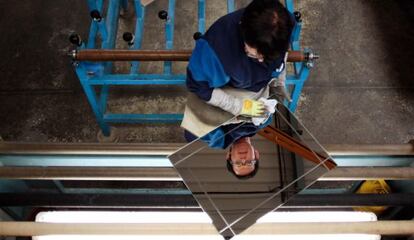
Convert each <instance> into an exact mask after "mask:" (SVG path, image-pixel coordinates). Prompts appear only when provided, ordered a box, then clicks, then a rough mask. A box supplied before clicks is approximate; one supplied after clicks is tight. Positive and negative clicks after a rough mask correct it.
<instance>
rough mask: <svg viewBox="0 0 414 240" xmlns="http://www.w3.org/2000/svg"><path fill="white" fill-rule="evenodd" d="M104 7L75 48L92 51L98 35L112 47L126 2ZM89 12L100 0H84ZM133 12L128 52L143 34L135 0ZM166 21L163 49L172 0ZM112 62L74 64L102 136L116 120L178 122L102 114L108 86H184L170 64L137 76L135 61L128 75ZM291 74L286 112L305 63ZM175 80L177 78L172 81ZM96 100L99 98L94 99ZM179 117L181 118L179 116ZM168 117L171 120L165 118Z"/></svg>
mask: <svg viewBox="0 0 414 240" xmlns="http://www.w3.org/2000/svg"><path fill="white" fill-rule="evenodd" d="M107 1H108V8H107V12H106V15H105V18H103V19H102V20H101V21H100V22H97V21H94V20H92V21H91V25H90V31H89V37H88V41H87V43H86V45H85V46H81V47H79V49H83V48H85V47H86V48H87V49H96V44H95V43H96V38H97V37H98V36H100V37H101V39H102V49H113V48H114V46H115V36H116V30H117V27H118V26H117V25H118V16H119V13H120V11H121V8H123V9H124V10H127V7H128V6H127V1H126V0H107ZM87 3H88V7H89V9H90V10H94V9H96V10H98V11H99V12H102V10H103V5H104V1H103V0H87ZM285 4H286V7H287V9H288V10H289V11H291V12H293V11H294V6H293V0H285ZM134 6H135V12H136V15H137V21H136V26H135V38H136V39H135V43H134V45H133V46H132V47H131V49H132V50H137V49H140V48H141V43H142V38H143V33H144V19H145V7H144V6H142V5H141V3H140V1H139V0H134ZM234 9H235V2H234V0H228V1H227V10H228V12H232V11H234ZM168 15H169V16H168V19H167V21H166V23H165V41H166V45H165V48H166V49H173V42H174V17H175V0H169V1H168ZM198 30H199V32H201V33H203V32H204V31H205V0H198ZM300 31H301V23H298V24H297V25H296V28H295V30H294V32H293V37H292V43H291V44H292V50H299V49H300V44H299V36H300ZM112 64H113V63H112V62H105V63H95V64H91V63H89V62H85V61H81V62H79V63H78V64H77V65H76V73H77V75H78V78H79V79H80V82H81V84H82V87H83V89H84V92H85V95H86V96H87V99H88V101H89V104H90V105H91V108H92V111H93V113H94V115H95V117H96V119H97V122H98V125H99V126H100V128H101V130H102V133H103V134H104V135H105V136H108V135H109V134H110V127H109V125H108V123H113V122H115V121H116V120H117V119H119V120H122V122H129V123H143V122H145V123H147V122H148V119H153V118H156V119H159V121H158V122H178V121H180V120H181V119H178V118H177V116H178V115H177V114H172V115H166V114H164V115H160V116H159V117H157V115H156V114H153V115H150V116H145V114H134V115H130V114H117V115H112V114H111V113H106V105H107V100H108V95H109V91H110V86H111V85H164V84H176V85H184V84H185V81H184V80H185V76H184V77H182V76H181V75H174V74H172V71H171V68H172V62H171V61H165V62H164V74H147V75H142V74H139V62H138V61H133V62H132V63H131V70H130V75H131V76H132V78H131V77H126V76H125V75H120V74H113V73H112V72H111V71H112ZM294 65H295V73H294V74H293V75H289V76H288V80H287V82H286V83H287V85H288V86H289V87H290V88H292V94H291V98H292V100H293V101H292V102H291V103H286V104H288V108H289V110H290V111H292V112H294V111H295V110H296V107H297V102H298V100H299V96H300V93H301V91H302V88H303V84H304V82H305V80H306V79H307V77H308V75H309V68H308V66H307V65H306V63H305V62H302V63H295V64H294ZM176 77H177V78H176ZM93 85H102V87H101V90H100V96H97V95H96V93H95V89H94V88H93ZM98 97H99V98H98ZM181 116H182V115H181ZM168 117H170V118H171V119H168Z"/></svg>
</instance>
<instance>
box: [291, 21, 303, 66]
mask: <svg viewBox="0 0 414 240" xmlns="http://www.w3.org/2000/svg"><path fill="white" fill-rule="evenodd" d="M301 30H302V22H296V25H295V28H294V29H293V32H292V38H291V49H292V50H293V51H300V32H301ZM302 65H303V64H302V63H300V62H295V63H294V64H293V66H294V70H295V74H298V73H299V72H300V71H301V67H302Z"/></svg>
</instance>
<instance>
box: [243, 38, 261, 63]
mask: <svg viewBox="0 0 414 240" xmlns="http://www.w3.org/2000/svg"><path fill="white" fill-rule="evenodd" d="M244 51H245V52H246V55H247V56H248V57H250V58H254V59H257V61H259V62H263V61H264V57H263V55H262V54H260V53H259V52H258V51H257V49H256V48H253V47H250V46H249V45H247V43H244Z"/></svg>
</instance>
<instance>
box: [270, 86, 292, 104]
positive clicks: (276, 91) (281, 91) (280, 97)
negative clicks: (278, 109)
mask: <svg viewBox="0 0 414 240" xmlns="http://www.w3.org/2000/svg"><path fill="white" fill-rule="evenodd" d="M269 96H270V98H272V99H276V100H277V101H278V102H280V103H283V101H284V100H287V101H288V102H292V99H291V98H290V96H289V93H288V92H287V91H286V88H285V86H276V87H270V88H269Z"/></svg>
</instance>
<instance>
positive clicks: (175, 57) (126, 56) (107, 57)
mask: <svg viewBox="0 0 414 240" xmlns="http://www.w3.org/2000/svg"><path fill="white" fill-rule="evenodd" d="M191 52H192V50H95V49H88V50H79V51H76V50H75V51H73V52H72V53H71V56H72V58H73V60H75V61H99V62H101V61H188V59H190V56H191ZM306 60H307V58H306V55H305V54H304V53H303V52H301V51H289V55H288V62H303V61H306Z"/></svg>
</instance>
